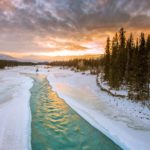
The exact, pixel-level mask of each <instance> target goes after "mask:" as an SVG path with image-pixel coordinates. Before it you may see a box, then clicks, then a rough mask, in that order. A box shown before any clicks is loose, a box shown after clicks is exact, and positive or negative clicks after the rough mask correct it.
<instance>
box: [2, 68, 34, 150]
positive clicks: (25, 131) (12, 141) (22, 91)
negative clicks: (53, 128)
mask: <svg viewBox="0 0 150 150" xmlns="http://www.w3.org/2000/svg"><path fill="white" fill-rule="evenodd" d="M31 87H32V80H31V79H30V78H27V77H25V76H21V75H20V74H19V73H17V72H14V71H13V70H0V150H29V149H30V148H31V147H30V126H31V125H30V107H29V99H30V91H29V90H30V88H31Z"/></svg>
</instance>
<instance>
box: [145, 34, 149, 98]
mask: <svg viewBox="0 0 150 150" xmlns="http://www.w3.org/2000/svg"><path fill="white" fill-rule="evenodd" d="M146 49H147V53H148V82H149V83H148V84H149V85H150V34H149V35H148V37H147V42H146ZM149 85H148V95H149V99H150V87H149Z"/></svg>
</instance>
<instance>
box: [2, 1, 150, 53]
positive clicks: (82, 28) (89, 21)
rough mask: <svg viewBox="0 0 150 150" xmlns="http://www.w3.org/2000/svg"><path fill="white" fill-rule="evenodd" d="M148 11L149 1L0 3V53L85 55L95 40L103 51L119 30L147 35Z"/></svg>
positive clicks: (149, 13) (149, 18)
mask: <svg viewBox="0 0 150 150" xmlns="http://www.w3.org/2000/svg"><path fill="white" fill-rule="evenodd" d="M149 8H150V1H148V0H113V1H112V0H62V1H60V0H1V1H0V32H1V34H0V51H2V50H3V51H9V52H11V51H12V52H14V51H16V52H26V51H33V52H35V51H37V52H39V51H55V50H57V51H59V50H60V51H61V50H64V49H65V48H66V49H69V50H72V51H75V50H83V51H84V50H85V49H86V48H87V49H88V47H86V46H83V45H86V44H85V43H87V44H88V43H93V44H92V45H94V44H95V43H98V40H99V41H100V42H99V47H102V46H103V45H104V39H105V38H106V36H108V34H112V33H113V32H115V31H116V30H118V29H119V28H120V27H122V26H124V27H126V28H127V29H128V28H132V30H134V29H135V30H137V29H138V30H140V31H142V30H143V29H144V30H145V29H147V30H148V31H150V9H149ZM37 37H40V38H39V40H40V41H39V40H38V42H37V41H36V42H35V39H36V40H37ZM47 37H51V38H47ZM46 38H47V39H46ZM58 39H59V40H62V41H63V42H60V41H58ZM70 39H71V43H70V42H68V41H70ZM39 43H40V44H39ZM41 43H42V44H41ZM48 43H49V46H48ZM43 45H44V46H43Z"/></svg>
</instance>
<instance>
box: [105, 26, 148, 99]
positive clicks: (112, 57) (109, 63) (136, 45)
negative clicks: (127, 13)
mask: <svg viewBox="0 0 150 150" xmlns="http://www.w3.org/2000/svg"><path fill="white" fill-rule="evenodd" d="M102 64H103V70H104V74H103V80H104V81H107V83H108V84H109V85H110V87H111V88H114V89H120V88H121V87H123V86H124V87H128V88H127V89H128V97H129V98H130V99H137V100H146V99H149V98H150V89H149V86H150V85H149V84H150V35H148V36H147V37H146V36H145V34H144V33H141V34H140V36H139V37H138V38H137V39H136V40H134V38H133V34H132V33H131V34H130V35H129V37H128V38H127V37H126V31H125V30H124V29H123V28H121V29H120V31H119V33H116V34H115V36H114V37H113V38H112V40H111V39H110V38H109V37H108V38H107V42H106V48H105V55H104V58H103V63H102Z"/></svg>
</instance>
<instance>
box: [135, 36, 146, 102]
mask: <svg viewBox="0 0 150 150" xmlns="http://www.w3.org/2000/svg"><path fill="white" fill-rule="evenodd" d="M137 77H138V86H137V88H138V97H137V99H139V100H145V99H148V50H147V49H146V42H145V36H144V33H141V37H140V45H139V52H138V74H137Z"/></svg>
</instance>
